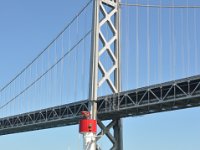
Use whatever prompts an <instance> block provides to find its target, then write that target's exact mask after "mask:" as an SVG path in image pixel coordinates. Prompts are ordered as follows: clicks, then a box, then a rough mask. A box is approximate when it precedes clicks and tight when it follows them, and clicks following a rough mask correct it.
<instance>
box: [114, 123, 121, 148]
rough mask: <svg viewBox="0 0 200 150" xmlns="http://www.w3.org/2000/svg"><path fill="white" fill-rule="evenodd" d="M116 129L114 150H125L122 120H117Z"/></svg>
mask: <svg viewBox="0 0 200 150" xmlns="http://www.w3.org/2000/svg"><path fill="white" fill-rule="evenodd" d="M113 129H114V138H115V140H116V143H115V147H114V149H113V150H123V126H122V119H117V120H116V123H115V125H114V126H113Z"/></svg>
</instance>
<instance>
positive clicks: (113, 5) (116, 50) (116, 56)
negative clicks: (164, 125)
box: [83, 0, 123, 150]
mask: <svg viewBox="0 0 200 150" xmlns="http://www.w3.org/2000/svg"><path fill="white" fill-rule="evenodd" d="M119 2H120V0H94V4H93V5H94V6H93V32H92V34H93V35H92V47H91V66H90V67H91V68H90V89H89V100H90V119H89V121H90V120H91V121H93V120H96V121H97V122H98V126H99V127H100V129H101V132H100V133H99V134H96V133H95V132H88V133H85V134H83V136H84V145H85V148H84V149H87V150H96V149H98V145H97V141H98V140H99V139H100V138H101V136H102V135H106V136H107V137H108V139H109V140H110V141H111V142H112V144H113V146H112V148H111V150H123V141H122V122H121V119H120V118H116V119H114V120H112V121H111V123H109V124H108V125H107V126H105V125H104V124H103V122H102V121H101V120H99V119H98V117H97V102H96V101H97V96H98V89H99V88H100V87H101V86H102V84H104V83H106V84H107V85H108V87H109V88H110V90H111V91H112V93H113V94H114V93H118V92H120V6H119ZM100 14H101V16H100ZM104 25H108V26H109V30H110V31H109V32H111V33H112V37H111V38H109V40H108V39H106V38H105V37H106V33H104V32H103V31H102V27H103V26H104ZM99 43H102V45H103V46H101V47H100V45H99ZM111 45H114V46H112V47H111ZM104 53H108V54H109V59H110V60H111V61H112V67H111V68H110V69H109V70H108V71H107V70H106V69H105V66H104V65H103V63H102V62H101V59H100V58H101V56H102V55H103V54H104ZM99 72H101V74H102V76H101V79H100V80H99V78H100V77H99V76H98V75H99ZM111 74H114V79H113V78H112V79H111ZM114 103H116V102H115V101H113V106H114V105H115V104H114ZM86 122H87V121H86ZM111 128H113V131H114V132H113V135H112V134H111V132H110V129H111ZM100 135H101V136H100Z"/></svg>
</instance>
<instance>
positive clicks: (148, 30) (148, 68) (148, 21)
mask: <svg viewBox="0 0 200 150" xmlns="http://www.w3.org/2000/svg"><path fill="white" fill-rule="evenodd" d="M148 5H149V0H148ZM149 82H150V10H149V7H147V84H148V86H149V84H150V83H149Z"/></svg>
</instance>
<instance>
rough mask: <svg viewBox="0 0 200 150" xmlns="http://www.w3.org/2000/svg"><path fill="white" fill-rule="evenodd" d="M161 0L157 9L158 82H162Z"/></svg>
mask: <svg viewBox="0 0 200 150" xmlns="http://www.w3.org/2000/svg"><path fill="white" fill-rule="evenodd" d="M161 7H162V0H160V8H159V9H158V28H159V32H158V38H159V41H158V49H159V55H158V66H159V67H158V69H159V82H160V83H161V82H162V8H161Z"/></svg>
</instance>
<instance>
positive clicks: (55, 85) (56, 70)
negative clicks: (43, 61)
mask: <svg viewBox="0 0 200 150" xmlns="http://www.w3.org/2000/svg"><path fill="white" fill-rule="evenodd" d="M57 44H58V43H57V40H56V41H55V63H56V62H57V60H58V54H57V53H58V50H57ZM58 65H59V64H57V65H56V66H55V76H54V102H53V106H55V105H57V99H59V95H57V93H58V90H59V88H58V85H59V79H58V69H59V67H58ZM58 101H59V100H58Z"/></svg>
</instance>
